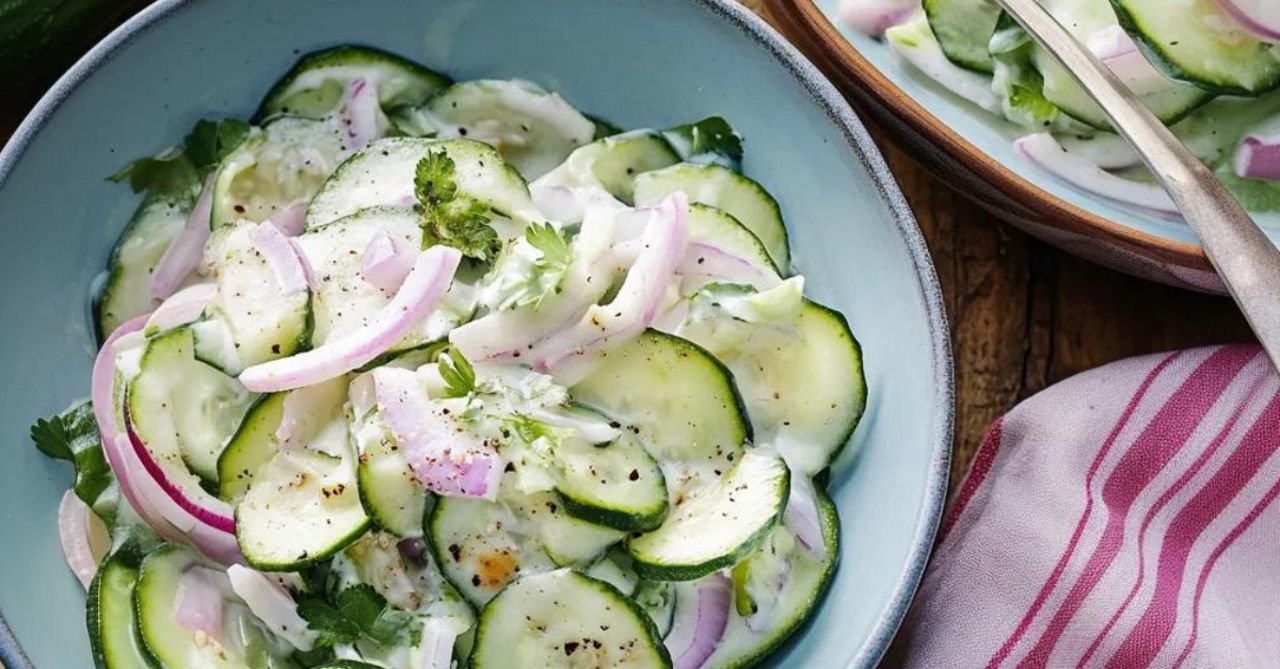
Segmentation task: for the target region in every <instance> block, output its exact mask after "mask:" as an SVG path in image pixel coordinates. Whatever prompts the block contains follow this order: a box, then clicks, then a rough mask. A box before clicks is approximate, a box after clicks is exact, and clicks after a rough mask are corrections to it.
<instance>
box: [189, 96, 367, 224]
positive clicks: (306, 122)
mask: <svg viewBox="0 0 1280 669" xmlns="http://www.w3.org/2000/svg"><path fill="white" fill-rule="evenodd" d="M347 139H348V135H347V133H345V132H341V128H340V127H339V125H338V121H337V120H336V119H331V120H324V121H313V120H311V119H305V118H297V117H292V116H286V117H282V118H278V119H275V120H273V121H271V122H269V123H267V125H266V126H264V127H263V128H262V129H260V130H259V129H255V130H253V132H252V133H251V134H250V136H249V138H248V139H246V140H245V141H244V143H243V144H241V145H240V147H239V148H237V149H236V150H235V151H234V152H232V153H231V155H229V156H227V157H226V158H225V159H223V161H222V164H221V165H220V166H219V167H218V173H217V175H216V176H215V177H214V181H213V205H212V206H213V209H212V214H211V215H210V219H209V224H210V225H211V226H212V227H214V228H217V227H218V226H220V225H227V224H228V223H232V222H235V221H238V220H248V221H253V222H260V221H265V220H267V219H268V218H271V217H272V216H273V215H275V214H277V213H279V212H281V211H283V210H284V209H286V208H288V207H289V206H290V205H292V204H293V203H294V202H297V201H299V200H308V199H310V198H311V197H312V196H313V195H315V194H316V192H317V191H318V190H320V186H321V185H322V184H324V182H325V179H327V178H329V175H330V174H332V173H333V171H334V170H336V169H337V168H338V165H340V164H341V163H342V161H343V160H345V159H346V157H347V156H348V155H350V153H351V148H350V147H348V146H347V145H346V140H347Z"/></svg>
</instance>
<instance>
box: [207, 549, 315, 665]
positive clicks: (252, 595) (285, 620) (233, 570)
mask: <svg viewBox="0 0 1280 669" xmlns="http://www.w3.org/2000/svg"><path fill="white" fill-rule="evenodd" d="M227 578H228V579H230V581H231V590H232V591H234V592H235V593H236V595H237V596H239V597H240V599H243V600H244V603H245V604H246V605H248V606H249V610H250V611H252V612H253V615H255V616H258V619H259V620H261V621H262V622H263V623H265V624H266V626H267V627H268V628H270V629H271V631H272V632H275V633H276V634H278V635H280V636H281V637H282V638H284V640H285V641H288V642H289V643H290V644H292V645H293V647H294V648H297V649H298V650H302V651H307V650H311V649H312V648H314V647H315V642H316V633H315V632H313V631H311V630H310V629H308V628H307V621H305V620H303V619H302V616H300V615H298V604H297V602H295V601H293V597H291V596H290V595H289V593H288V592H287V591H286V590H285V589H284V588H282V587H281V586H280V585H279V584H278V583H276V582H275V581H274V580H272V579H271V578H270V577H269V576H267V575H266V574H263V573H262V572H260V571H255V570H253V569H250V568H248V567H245V566H243V565H238V564H233V565H231V566H230V567H228V568H227Z"/></svg>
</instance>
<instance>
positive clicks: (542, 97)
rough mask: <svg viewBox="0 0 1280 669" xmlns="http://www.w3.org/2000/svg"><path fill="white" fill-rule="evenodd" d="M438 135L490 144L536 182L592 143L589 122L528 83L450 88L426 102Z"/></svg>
mask: <svg viewBox="0 0 1280 669" xmlns="http://www.w3.org/2000/svg"><path fill="white" fill-rule="evenodd" d="M427 110H428V112H429V113H430V114H431V116H432V117H433V120H434V121H435V122H436V125H437V129H438V133H439V134H438V136H439V137H468V138H471V139H478V140H480V141H482V142H485V143H487V144H491V145H493V146H494V147H495V148H497V149H498V151H499V153H501V154H502V157H503V158H506V160H507V162H508V163H510V164H511V165H512V166H513V167H515V168H516V170H518V171H519V172H520V174H522V175H524V177H525V178H526V179H536V178H537V177H539V176H542V175H543V174H545V173H546V172H548V171H549V170H551V168H553V167H555V166H556V165H559V164H560V163H562V162H564V159H565V157H566V156H568V155H569V153H570V152H572V151H573V150H574V149H576V148H578V147H579V146H582V145H584V144H586V143H588V142H590V141H591V140H592V138H593V137H594V135H595V130H596V127H595V124H594V123H592V122H591V120H590V119H588V118H586V117H585V116H583V115H582V114H581V113H580V112H579V111H578V110H577V109H574V108H573V106H572V105H570V104H569V103H568V102H565V100H564V98H562V97H560V95H559V94H557V93H548V92H547V91H545V90H543V89H542V87H540V86H538V85H537V84H534V83H532V82H528V81H521V80H510V81H501V80H494V79H479V80H476V81H467V82H463V83H459V84H454V85H452V86H450V87H449V88H446V89H445V90H443V91H441V92H440V94H439V95H437V96H435V97H434V98H432V99H431V101H430V102H428V103H427Z"/></svg>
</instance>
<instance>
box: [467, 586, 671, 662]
mask: <svg viewBox="0 0 1280 669" xmlns="http://www.w3.org/2000/svg"><path fill="white" fill-rule="evenodd" d="M574 574H575V575H576V576H577V577H579V578H580V579H582V580H583V581H587V582H589V583H590V584H591V585H594V586H595V587H597V588H599V589H600V590H602V591H604V592H605V593H606V594H608V595H612V596H613V597H614V598H615V599H616V600H617V601H619V602H622V603H623V604H624V605H625V606H626V607H627V608H628V609H629V610H630V612H631V614H632V615H634V616H635V618H636V620H637V621H638V622H639V623H640V625H641V626H642V627H643V628H644V629H645V631H646V632H647V633H648V635H649V639H650V640H651V641H652V643H653V645H654V648H656V649H657V651H658V654H659V656H660V659H662V660H665V664H664V666H665V667H671V666H672V665H671V653H670V651H668V650H667V647H666V645H665V644H663V643H662V634H661V633H659V632H658V626H657V625H656V624H654V622H653V619H652V618H650V617H649V614H648V613H646V612H645V611H644V609H642V608H640V605H639V604H636V603H635V601H634V600H632V599H631V598H630V597H627V596H626V595H624V594H622V592H620V591H619V590H618V589H617V588H615V587H613V586H612V585H609V584H608V583H605V582H604V581H601V580H599V579H595V578H591V577H590V576H587V575H586V574H583V573H581V572H574ZM517 581H518V579H517V580H514V581H512V582H511V583H510V584H508V585H507V588H510V587H511V586H512V585H514V584H515V583H516V582H517ZM505 590H506V588H503V591H505ZM501 597H502V592H499V593H498V594H497V595H495V596H494V597H493V599H492V600H490V604H492V603H493V602H497V601H499V599H500V598H501ZM492 610H493V607H492V606H490V605H486V606H485V608H484V611H482V612H481V613H480V620H479V621H477V623H476V640H475V646H474V647H473V648H472V651H471V658H472V660H473V661H472V662H471V667H470V669H490V668H489V667H487V666H486V665H484V664H483V663H480V662H476V661H474V658H475V657H476V651H477V650H478V649H479V647H480V644H482V643H484V641H485V638H484V633H485V621H486V620H487V619H488V618H489V616H490V615H491V611H492ZM491 669H509V667H508V666H502V667H492V668H491Z"/></svg>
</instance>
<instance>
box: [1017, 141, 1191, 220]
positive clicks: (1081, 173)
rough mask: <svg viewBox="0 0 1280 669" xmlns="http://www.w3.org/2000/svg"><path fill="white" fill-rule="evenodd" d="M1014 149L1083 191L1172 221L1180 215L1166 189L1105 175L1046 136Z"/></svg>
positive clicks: (1023, 142) (1106, 173) (1021, 143)
mask: <svg viewBox="0 0 1280 669" xmlns="http://www.w3.org/2000/svg"><path fill="white" fill-rule="evenodd" d="M1013 145H1014V148H1015V149H1017V151H1018V153H1020V154H1021V155H1022V156H1023V157H1024V158H1026V159H1027V160H1028V161H1030V162H1031V163H1032V164H1034V165H1035V166H1036V167H1039V168H1040V169H1042V170H1044V171H1045V172H1048V173H1049V174H1051V175H1053V176H1055V177H1057V178H1058V179H1059V180H1061V181H1064V182H1066V183H1068V184H1070V185H1072V186H1075V187H1076V188H1079V189H1081V190H1083V191H1086V192H1089V193H1092V194H1094V195H1098V196H1100V197H1104V198H1107V199H1108V200H1113V201H1115V202H1118V203H1120V204H1127V205H1130V206H1133V207H1138V208H1139V209H1146V210H1148V211H1151V212H1155V213H1159V214H1164V215H1167V216H1171V217H1176V216H1180V215H1181V214H1179V212H1178V207H1177V206H1175V205H1174V204H1173V199H1171V198H1170V197H1169V194H1168V193H1166V192H1165V191H1164V189H1162V188H1160V187H1159V186H1155V185H1152V184H1147V183H1142V182H1140V181H1132V180H1129V179H1124V178H1121V177H1118V176H1116V175H1114V174H1111V173H1109V172H1104V171H1103V170H1102V169H1100V168H1099V167H1098V166H1097V165H1094V164H1093V163H1091V162H1089V161H1087V160H1085V159H1083V158H1080V157H1079V156H1073V155H1071V154H1070V153H1067V151H1066V149H1064V148H1062V145H1060V144H1058V140H1056V139H1054V138H1053V135H1050V134H1049V133H1047V132H1042V133H1036V134H1034V135H1027V136H1026V137H1022V138H1020V139H1018V140H1017V141H1015V142H1014V143H1013Z"/></svg>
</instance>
